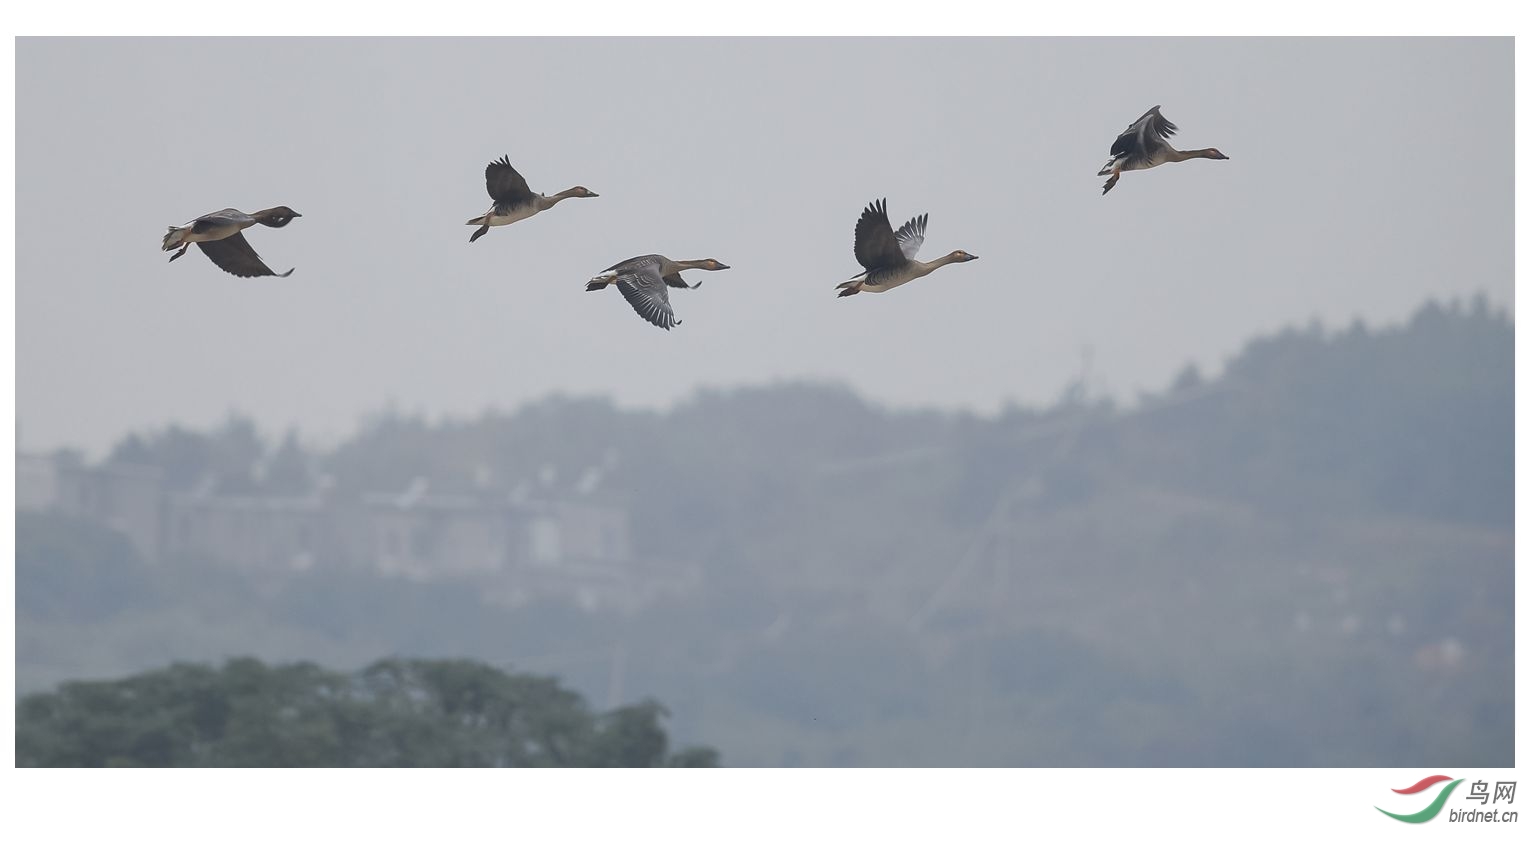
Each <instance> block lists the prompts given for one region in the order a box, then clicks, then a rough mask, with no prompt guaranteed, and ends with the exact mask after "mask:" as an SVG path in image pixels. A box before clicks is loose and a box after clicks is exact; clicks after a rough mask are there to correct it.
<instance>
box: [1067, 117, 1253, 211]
mask: <svg viewBox="0 0 1530 841" xmlns="http://www.w3.org/2000/svg"><path fill="white" fill-rule="evenodd" d="M1161 107H1162V106H1159V105H1154V106H1153V107H1152V108H1149V109H1148V112H1147V113H1146V114H1143V115H1142V116H1141V117H1138V118H1137V120H1136V122H1133V123H1132V124H1131V125H1129V126H1127V127H1126V131H1123V132H1121V134H1120V135H1118V136H1117V137H1116V142H1115V143H1112V144H1111V146H1110V160H1108V161H1106V162H1105V166H1103V167H1101V168H1100V171H1099V173H1097V174H1099V175H1109V176H1110V180H1108V181H1106V182H1105V190H1104V192H1105V193H1108V192H1110V188H1111V187H1114V186H1116V181H1117V180H1119V179H1120V178H1121V173H1123V172H1127V171H1131V170H1138V169H1152V168H1153V167H1155V166H1160V165H1162V164H1168V163H1178V162H1180V161H1188V160H1190V159H1191V158H1209V159H1211V160H1215V161H1225V160H1230V158H1228V157H1227V156H1226V155H1224V154H1222V153H1221V152H1219V151H1217V150H1216V149H1191V150H1189V151H1186V152H1181V151H1180V150H1178V149H1175V148H1174V147H1173V146H1170V145H1169V138H1170V137H1173V136H1174V133H1175V132H1176V131H1179V126H1176V125H1174V124H1173V123H1171V122H1169V120H1168V119H1167V118H1166V117H1164V115H1163V114H1162V113H1161V112H1160V111H1159V110H1158V109H1159V108H1161ZM1102 195H1103V193H1102Z"/></svg>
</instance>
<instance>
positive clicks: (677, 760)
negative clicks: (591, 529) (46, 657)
mask: <svg viewBox="0 0 1530 841" xmlns="http://www.w3.org/2000/svg"><path fill="white" fill-rule="evenodd" d="M663 714H664V711H663V707H661V706H659V705H658V704H657V703H655V702H651V701H650V702H644V703H642V704H637V705H634V706H631V707H622V708H619V709H616V710H613V711H611V712H610V713H607V714H605V715H603V716H596V715H594V714H592V713H591V712H590V711H589V710H588V709H587V708H586V706H585V703H584V700H583V699H582V698H581V697H580V696H579V695H578V694H576V693H574V692H570V691H569V690H566V689H563V688H562V687H560V686H559V685H558V683H557V681H556V680H553V679H550V678H543V677H536V676H531V675H520V674H512V673H508V672H504V671H501V670H499V669H496V668H494V667H492V666H488V665H485V664H483V663H478V662H474V661H471V660H400V659H389V660H382V661H379V662H377V663H374V664H373V665H371V666H369V667H367V668H366V669H364V670H362V671H361V672H360V673H359V674H356V675H349V676H348V675H344V674H340V673H337V672H332V671H328V670H326V669H323V668H320V667H318V666H315V665H313V664H311V663H296V664H291V665H282V666H268V665H266V664H264V663H262V662H261V661H259V660H256V659H253V658H237V659H233V660H229V661H228V662H227V663H225V664H224V665H223V666H222V668H213V667H209V666H202V665H192V664H176V665H174V666H171V667H169V668H167V669H161V670H159V671H154V672H146V673H143V674H139V675H134V676H132V677H129V678H125V679H122V680H115V681H77V682H70V683H65V684H63V685H62V686H60V687H59V688H58V689H57V690H55V691H53V692H45V693H38V694H33V695H28V696H26V697H24V698H22V699H21V701H20V702H19V704H18V705H17V713H16V763H17V765H21V766H89V767H102V766H126V765H132V766H156V767H165V766H178V767H185V766H249V767H298V766H304V767H315V766H321V767H322V766H331V767H332V766H352V767H397V766H414V767H445V766H459V767H461V766H499V767H504V766H555V767H557V766H602V767H617V766H624V767H632V766H640V767H655V766H677V765H684V766H688V767H695V766H702V765H715V764H716V762H717V753H716V751H714V750H712V749H710V748H690V749H687V750H686V751H683V752H681V753H679V754H676V755H674V756H671V755H670V754H669V752H668V748H667V745H668V737H667V736H666V735H665V733H664V730H663V728H662V727H661V726H660V721H659V719H660V718H661V716H662V715H663Z"/></svg>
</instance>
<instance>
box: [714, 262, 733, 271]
mask: <svg viewBox="0 0 1530 841" xmlns="http://www.w3.org/2000/svg"><path fill="white" fill-rule="evenodd" d="M729 268H732V266H725V265H723V264H722V263H718V264H717V270H718V271H722V270H723V269H729Z"/></svg>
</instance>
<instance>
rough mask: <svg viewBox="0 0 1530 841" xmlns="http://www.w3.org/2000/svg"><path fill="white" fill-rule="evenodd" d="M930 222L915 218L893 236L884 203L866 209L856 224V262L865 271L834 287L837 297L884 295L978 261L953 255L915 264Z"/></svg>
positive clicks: (925, 217)
mask: <svg viewBox="0 0 1530 841" xmlns="http://www.w3.org/2000/svg"><path fill="white" fill-rule="evenodd" d="M929 220H930V214H928V213H926V214H923V215H920V216H915V217H914V218H912V219H910V220H908V221H907V222H904V223H903V227H901V228H899V229H898V230H897V231H896V232H894V231H893V228H892V223H891V222H889V221H888V220H887V199H882V200H881V201H880V202H875V201H874V202H872V203H871V204H869V205H867V206H866V209H865V210H863V211H861V218H860V220H859V221H857V222H856V223H855V261H856V262H857V263H860V264H861V266H862V267H863V268H864V269H865V271H863V272H861V273H860V274H858V275H856V276H855V277H852V278H850V280H848V281H846V282H844V283H841V284H840V285H839V286H837V287H835V288H837V289H839V290H840V293H839V297H841V298H843V297H845V296H847V295H854V294H855V293H857V292H886V291H887V290H889V289H892V288H893V287H895V286H902V285H903V284H905V283H908V282H909V281H911V280H913V279H915V278H920V277H924V276H925V275H927V274H929V273H930V272H933V271H935V270H936V269H938V268H940V267H941V266H944V265H946V264H947V263H965V262H967V261H968V260H976V259H977V255H976V254H968V253H967V252H965V251H953V252H951V253H950V254H947V255H946V256H944V257H941V258H940V259H938V260H931V261H930V262H928V263H921V262H920V261H918V260H915V259H914V255H916V254H918V253H919V246H921V245H924V229H925V225H926V224H927V223H928V222H929ZM857 278H859V279H857Z"/></svg>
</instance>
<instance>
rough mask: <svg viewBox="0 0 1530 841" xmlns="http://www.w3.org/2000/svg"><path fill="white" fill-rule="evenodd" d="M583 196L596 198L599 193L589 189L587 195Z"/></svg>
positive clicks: (598, 196)
mask: <svg viewBox="0 0 1530 841" xmlns="http://www.w3.org/2000/svg"><path fill="white" fill-rule="evenodd" d="M585 198H589V199H598V198H600V194H599V193H597V192H594V191H591V192H590V194H589V195H588V196H585Z"/></svg>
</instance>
